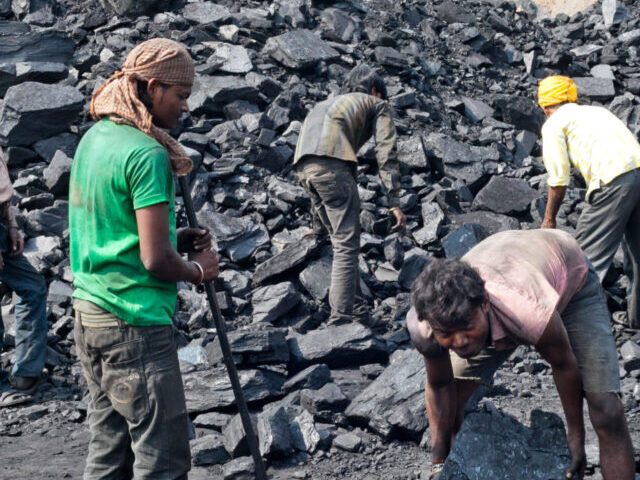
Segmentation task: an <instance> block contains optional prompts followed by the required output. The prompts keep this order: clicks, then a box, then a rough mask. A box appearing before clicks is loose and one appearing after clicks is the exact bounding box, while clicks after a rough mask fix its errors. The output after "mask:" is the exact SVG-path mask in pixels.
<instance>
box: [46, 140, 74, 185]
mask: <svg viewBox="0 0 640 480" xmlns="http://www.w3.org/2000/svg"><path fill="white" fill-rule="evenodd" d="M71 163H72V160H71V159H70V158H69V157H67V156H66V155H65V154H64V153H63V152H61V151H60V150H58V151H57V152H56V154H55V155H54V156H53V159H52V160H51V163H50V164H49V166H48V167H47V168H45V169H44V171H43V172H42V175H43V177H44V183H45V184H46V185H47V188H48V189H49V191H50V192H51V193H53V194H54V195H66V194H67V193H68V191H69V178H70V176H71Z"/></svg>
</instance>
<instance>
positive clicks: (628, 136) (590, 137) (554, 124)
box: [538, 76, 640, 328]
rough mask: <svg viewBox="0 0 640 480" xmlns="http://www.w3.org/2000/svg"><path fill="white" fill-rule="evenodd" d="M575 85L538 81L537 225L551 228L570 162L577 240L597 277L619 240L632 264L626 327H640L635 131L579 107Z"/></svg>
mask: <svg viewBox="0 0 640 480" xmlns="http://www.w3.org/2000/svg"><path fill="white" fill-rule="evenodd" d="M577 99H578V89H577V87H576V84H575V83H574V82H573V80H571V79H570V78H568V77H562V76H552V77H547V78H545V79H544V80H542V81H541V82H540V85H539V88H538V104H539V105H540V107H541V108H542V109H543V110H544V113H545V115H546V116H547V119H548V120H547V121H546V122H545V124H544V126H543V127H542V145H543V159H544V164H545V167H546V169H547V172H548V173H549V180H548V182H547V183H548V184H549V200H548V201H547V208H546V212H545V216H544V220H543V221H542V225H541V227H542V228H555V226H556V215H557V213H558V210H559V209H560V205H562V199H563V198H564V195H565V192H566V191H567V186H568V185H569V181H570V179H571V165H573V166H575V167H576V168H577V169H578V171H579V172H580V174H581V175H582V176H583V177H584V179H585V181H586V183H587V195H586V199H585V200H586V202H587V204H586V205H585V207H584V209H583V210H582V214H581V215H580V219H579V220H578V226H577V231H576V240H578V243H579V244H580V247H581V248H582V250H583V251H584V253H585V255H586V256H587V257H588V258H589V260H591V263H593V266H594V267H595V269H596V271H597V272H598V276H599V277H600V281H602V279H603V278H604V276H605V274H606V273H607V270H608V269H609V266H610V265H611V261H612V260H613V257H614V255H615V254H616V251H617V249H618V246H619V245H620V242H621V241H622V242H623V245H624V247H626V250H627V253H628V257H629V260H630V263H631V269H630V270H631V271H630V272H628V274H629V277H630V280H631V284H630V285H629V288H628V289H627V297H628V298H627V299H628V302H627V319H628V325H629V326H631V327H633V328H640V145H639V144H638V140H637V139H636V137H635V135H634V134H633V133H631V131H629V129H628V128H627V127H626V126H625V124H624V123H622V121H620V119H618V118H617V117H616V116H615V115H614V114H613V113H611V112H609V111H608V110H607V109H606V108H603V107H596V106H588V105H578V104H577V103H576V101H577Z"/></svg>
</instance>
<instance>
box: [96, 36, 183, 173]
mask: <svg viewBox="0 0 640 480" xmlns="http://www.w3.org/2000/svg"><path fill="white" fill-rule="evenodd" d="M194 74H195V73H194V66H193V60H192V59H191V56H190V55H189V52H187V50H186V49H185V48H184V47H183V46H182V45H180V44H179V43H177V42H174V41H173V40H169V39H166V38H154V39H152V40H147V41H146V42H143V43H141V44H140V45H138V46H136V47H135V48H134V49H133V50H131V52H129V55H127V59H126V60H125V62H124V65H123V66H122V70H120V71H117V72H116V73H115V74H114V75H113V76H112V77H111V78H110V79H109V80H107V82H106V83H105V84H104V85H103V86H102V87H101V88H100V89H99V90H98V91H97V92H96V93H94V94H93V97H92V98H91V115H92V116H93V118H94V119H95V120H96V121H98V120H100V119H101V118H104V117H109V118H110V119H111V120H112V121H114V122H116V123H121V124H127V125H131V126H133V127H136V128H137V129H139V130H141V131H142V132H144V133H146V134H147V135H149V136H150V137H152V138H154V139H156V140H157V141H158V142H159V143H160V144H161V145H162V146H163V147H164V148H166V149H167V151H168V152H169V157H170V158H171V168H172V169H173V171H174V172H175V173H177V174H178V175H184V174H185V173H187V172H189V171H190V170H191V169H192V168H193V162H192V161H191V159H190V158H189V157H188V156H187V154H186V152H185V151H184V149H183V148H182V146H180V144H179V143H178V142H177V141H176V140H175V139H174V138H172V137H171V136H170V135H169V134H168V133H167V132H165V131H164V130H162V129H161V128H159V127H156V126H155V125H154V124H153V118H152V116H151V113H150V112H149V110H148V109H147V107H146V106H145V105H144V104H143V103H142V101H141V100H140V98H139V97H138V83H137V82H138V81H149V80H151V79H153V78H155V79H156V80H158V81H159V82H161V83H163V84H167V85H183V86H191V85H192V84H193V79H194Z"/></svg>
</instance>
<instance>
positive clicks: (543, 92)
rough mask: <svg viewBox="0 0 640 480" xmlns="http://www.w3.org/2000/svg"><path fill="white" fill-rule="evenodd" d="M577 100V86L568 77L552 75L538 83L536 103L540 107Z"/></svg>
mask: <svg viewBox="0 0 640 480" xmlns="http://www.w3.org/2000/svg"><path fill="white" fill-rule="evenodd" d="M577 100H578V87H577V86H576V84H575V83H574V82H573V80H571V79H570V78H569V77H563V76H561V75H554V76H552V77H547V78H545V79H544V80H542V81H541V82H540V85H538V105H540V106H541V107H542V108H546V107H551V106H553V105H558V104H559V103H565V102H575V101H577Z"/></svg>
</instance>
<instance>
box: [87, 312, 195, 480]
mask: <svg viewBox="0 0 640 480" xmlns="http://www.w3.org/2000/svg"><path fill="white" fill-rule="evenodd" d="M83 315H86V314H83V313H80V312H77V311H76V324H75V332H74V333H75V341H76V349H77V354H78V358H79V359H80V363H81V364H82V369H83V371H84V375H85V377H86V379H87V383H88V386H89V393H90V396H91V402H90V404H89V414H88V423H89V429H90V432H91V439H90V443H89V455H88V458H87V465H86V468H85V472H84V479H85V480H98V479H99V480H125V479H126V480H128V479H131V478H134V479H136V480H138V479H150V480H151V479H153V480H177V479H186V478H187V472H188V471H189V469H190V468H191V456H190V452H189V432H188V426H187V424H188V423H187V422H188V419H187V410H186V405H185V398H184V389H183V385H182V377H181V376H180V367H179V364H178V355H177V352H176V347H175V343H174V340H173V328H172V326H171V325H162V326H153V327H133V326H131V325H129V324H127V323H126V322H124V321H122V320H120V319H118V318H117V317H112V319H115V320H116V322H117V326H110V327H87V326H84V325H83V323H82V318H83Z"/></svg>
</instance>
